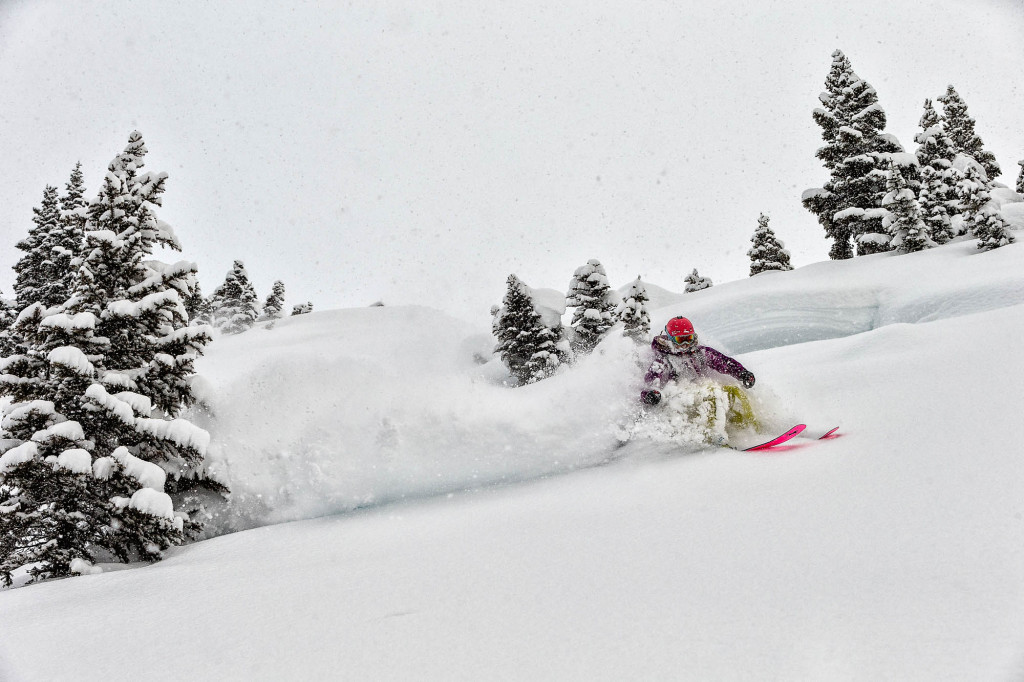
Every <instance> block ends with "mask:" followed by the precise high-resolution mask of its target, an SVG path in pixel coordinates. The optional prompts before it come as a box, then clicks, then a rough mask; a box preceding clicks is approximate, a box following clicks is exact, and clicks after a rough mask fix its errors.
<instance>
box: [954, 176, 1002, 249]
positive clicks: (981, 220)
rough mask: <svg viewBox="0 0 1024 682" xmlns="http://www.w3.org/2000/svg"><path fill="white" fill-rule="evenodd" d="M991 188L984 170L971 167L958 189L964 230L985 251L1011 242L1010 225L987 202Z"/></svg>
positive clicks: (989, 198)
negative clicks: (976, 240)
mask: <svg viewBox="0 0 1024 682" xmlns="http://www.w3.org/2000/svg"><path fill="white" fill-rule="evenodd" d="M990 190H991V185H990V182H989V180H987V179H986V178H985V175H984V172H983V170H979V168H978V166H975V165H973V164H972V165H970V166H968V168H967V172H966V173H965V174H964V179H963V180H961V181H960V184H959V185H958V186H957V194H958V196H959V197H960V205H961V206H962V207H963V217H964V227H965V229H966V230H967V231H968V232H969V233H970V234H971V235H973V236H975V237H977V238H978V248H979V249H982V250H984V251H988V250H991V249H996V248H999V247H1000V246H1006V245H1007V244H1012V243H1013V242H1014V237H1013V233H1012V232H1010V226H1009V225H1008V224H1007V223H1006V221H1005V220H1004V219H1003V217H1002V216H1001V215H1000V214H999V211H997V210H996V209H995V208H993V207H992V206H991V204H990V203H989V201H990V200H991V195H990Z"/></svg>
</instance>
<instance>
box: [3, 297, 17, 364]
mask: <svg viewBox="0 0 1024 682" xmlns="http://www.w3.org/2000/svg"><path fill="white" fill-rule="evenodd" d="M17 315H18V311H17V310H16V309H15V305H14V301H13V300H11V299H8V298H5V297H3V296H0V358H5V357H7V356H8V355H11V354H12V353H14V342H13V340H12V338H11V334H12V330H11V326H12V325H13V324H14V318H15V317H17Z"/></svg>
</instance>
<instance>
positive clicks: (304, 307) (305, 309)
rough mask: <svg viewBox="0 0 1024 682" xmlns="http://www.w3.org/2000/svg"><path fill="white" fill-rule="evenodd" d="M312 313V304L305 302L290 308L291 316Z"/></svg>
mask: <svg viewBox="0 0 1024 682" xmlns="http://www.w3.org/2000/svg"><path fill="white" fill-rule="evenodd" d="M311 312H313V302H312V301H306V302H305V303H299V304H296V305H294V306H292V315H305V314H307V313H311Z"/></svg>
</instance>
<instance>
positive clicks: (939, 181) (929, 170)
mask: <svg viewBox="0 0 1024 682" xmlns="http://www.w3.org/2000/svg"><path fill="white" fill-rule="evenodd" d="M948 177H950V176H949V173H948V172H946V173H944V172H942V171H937V170H935V168H933V167H931V166H925V167H924V168H923V169H922V170H921V190H920V192H919V194H918V196H917V203H918V205H919V206H920V209H921V220H923V221H924V224H925V226H926V228H927V231H928V237H929V238H930V239H931V240H932V241H933V242H935V243H936V244H945V243H946V242H948V241H949V240H950V239H952V238H953V237H954V236H955V235H954V234H953V225H952V223H951V221H950V216H949V208H948V207H949V203H950V187H949V185H948V184H947V182H946V179H947V178H948ZM952 199H953V200H955V199H956V194H955V192H954V193H953V194H952Z"/></svg>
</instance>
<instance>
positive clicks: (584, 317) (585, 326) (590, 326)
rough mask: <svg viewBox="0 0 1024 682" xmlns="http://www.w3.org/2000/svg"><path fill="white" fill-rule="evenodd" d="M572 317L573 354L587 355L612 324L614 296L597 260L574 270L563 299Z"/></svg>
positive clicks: (614, 304) (613, 321)
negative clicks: (571, 311) (571, 312)
mask: <svg viewBox="0 0 1024 682" xmlns="http://www.w3.org/2000/svg"><path fill="white" fill-rule="evenodd" d="M565 302H566V307H567V308H574V310H573V314H572V322H571V323H570V325H571V327H572V331H573V333H572V348H573V351H574V352H576V353H584V354H585V353H589V352H591V351H592V350H594V347H595V346H597V344H598V343H599V342H600V341H601V338H602V337H604V335H605V334H607V333H608V330H609V329H611V327H612V325H613V324H615V307H616V302H615V300H614V294H613V292H612V290H611V287H610V286H609V284H608V275H607V273H605V270H604V266H602V265H601V262H600V261H599V260H597V259H591V260H589V261H587V263H586V265H581V266H580V267H578V268H576V271H575V272H574V273H573V275H572V279H571V280H570V281H569V291H568V293H567V294H566V297H565Z"/></svg>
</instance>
